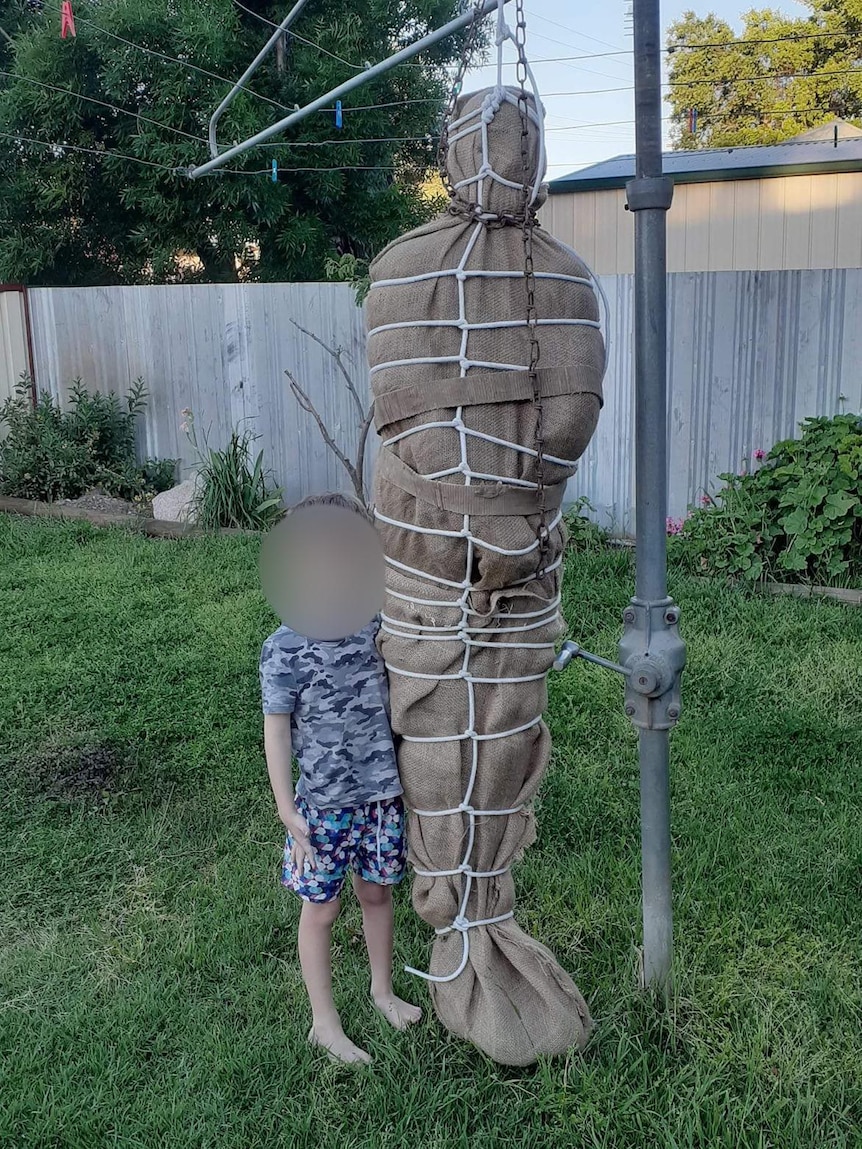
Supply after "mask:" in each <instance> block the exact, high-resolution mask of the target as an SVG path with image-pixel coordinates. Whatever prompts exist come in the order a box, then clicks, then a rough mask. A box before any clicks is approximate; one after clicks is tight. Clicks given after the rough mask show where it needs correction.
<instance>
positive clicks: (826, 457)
mask: <svg viewBox="0 0 862 1149" xmlns="http://www.w3.org/2000/svg"><path fill="white" fill-rule="evenodd" d="M801 429H802V435H801V437H800V438H799V439H787V440H785V441H784V442H781V443H777V444H776V445H775V446H774V447H773V448H772V450H771V451H770V452H769V453H768V455H766V456H765V458H764V461H763V463H762V465H761V466H760V467H759V468H757V469H756V470H754V471H752V472H751V473H750V474H744V475H721V476H720V478H721V480H722V481H723V482H724V483H725V486H724V487H723V489H722V490H721V491H719V492H718V493H717V494H716V495H715V496H710V495H705V496H704V498H703V501H702V502H703V505H702V506H700V507H698V508H697V509H696V510H694V511H693V512H692V513H691V515H690V516H689V517H688V518H687V519H686V520H685V523H684V525H683V529H682V531H681V532H680V533H679V534H678V535H676V536H675V538H674V539H673V540H672V542H671V546H672V549H673V551H674V552H675V553H676V554H677V555H678V556H679V558H680V559H681V561H682V562H683V563H684V564H686V565H688V566H689V567H691V568H693V569H695V570H699V571H701V572H703V573H707V574H726V575H734V576H738V577H741V578H744V579H749V580H757V579H764V578H771V579H774V580H776V581H780V582H781V581H783V582H786V581H797V580H798V581H803V582H815V583H823V584H834V583H847V582H848V581H855V580H858V579H859V578H860V575H862V417H860V416H858V415H837V416H835V417H834V418H831V419H830V418H816V419H806V420H805V422H804V423H803V424H802V428H801ZM762 456H763V452H755V458H756V459H757V458H760V457H762Z"/></svg>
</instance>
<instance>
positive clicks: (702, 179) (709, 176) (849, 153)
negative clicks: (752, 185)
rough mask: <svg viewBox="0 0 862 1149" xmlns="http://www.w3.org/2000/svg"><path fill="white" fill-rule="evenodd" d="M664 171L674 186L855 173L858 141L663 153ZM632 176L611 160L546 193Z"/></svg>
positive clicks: (860, 162)
mask: <svg viewBox="0 0 862 1149" xmlns="http://www.w3.org/2000/svg"><path fill="white" fill-rule="evenodd" d="M829 126H830V127H832V125H829ZM664 170H665V174H666V175H669V176H673V179H674V183H678V184H686V183H716V182H717V181H720V180H755V179H756V180H761V179H769V178H771V177H774V176H792V175H818V174H822V175H825V174H827V173H830V172H858V171H862V135H860V136H852V135H847V134H845V133H843V132H841V131H839V133H838V138H837V139H836V138H835V135H834V132H833V134H832V135H831V136H830V137H829V138H827V139H810V138H808V139H803V138H797V139H793V140H786V141H785V142H784V143H781V144H767V145H763V144H761V145H758V146H755V147H744V148H703V149H699V150H697V151H692V150H680V151H676V152H665V153H664ZM634 174H635V157H634V156H617V157H616V158H615V159H611V160H603V161H602V162H601V163H598V164H592V165H591V166H590V167H587V168H581V169H580V170H579V171H576V172H572V173H571V174H570V175H567V176H561V177H560V178H559V179H555V180H552V181H551V182H550V184H549V185H548V188H549V191H550V193H551V195H559V194H560V193H562V192H586V191H599V190H605V189H609V188H623V187H625V186H626V184H627V183H628V181H629V180H631V179H633V178H634Z"/></svg>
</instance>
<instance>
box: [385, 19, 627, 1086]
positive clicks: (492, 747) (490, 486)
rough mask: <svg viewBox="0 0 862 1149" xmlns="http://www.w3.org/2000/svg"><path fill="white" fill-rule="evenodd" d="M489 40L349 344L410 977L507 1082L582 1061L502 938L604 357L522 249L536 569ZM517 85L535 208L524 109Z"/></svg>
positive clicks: (499, 108)
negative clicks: (372, 467) (567, 532)
mask: <svg viewBox="0 0 862 1149" xmlns="http://www.w3.org/2000/svg"><path fill="white" fill-rule="evenodd" d="M508 40H511V41H513V42H514V41H515V37H514V35H513V33H512V32H511V30H510V29H509V28H508V27H507V26H506V23H505V20H504V17H503V7H502V3H501V5H500V8H499V12H498V23H497V49H498V83H497V85H496V86H495V87H494V88H491V89H488V90H486V91H484V92H480V93H477V94H474V95H472V96H467V97H463V98H462V99H461V100H460V101H459V106H458V112H459V114H458V115H457V118H456V119H455V120H454V121H453V122H452V123H451V125H450V127H449V176H450V180H451V186H452V188H453V189H454V192H455V195H456V199H455V202H454V203H453V205H452V208H451V209H450V213H449V214H447V215H446V216H444V217H441V219H439V220H437V221H435V222H434V223H432V224H430V225H427V226H426V227H424V228H419V229H417V231H415V232H413V233H410V234H409V235H407V236H404V237H402V238H401V239H400V240H397V241H396V242H395V243H394V244H392V245H390V247H389V248H387V249H386V250H385V251H384V252H383V253H382V254H381V256H380V257H378V259H377V260H376V261H375V263H374V264H373V265H372V287H371V292H370V295H369V301H368V318H369V324H370V327H369V333H368V335H369V339H368V347H369V359H370V363H371V368H370V370H371V378H372V385H373V388H374V393H375V401H376V421H377V426H378V430H380V431H381V435H382V436H383V438H382V444H381V450H380V454H379V462H378V472H377V478H376V488H375V499H376V512H375V513H376V517H377V520H378V523H379V526H380V530H381V534H382V536H383V542H384V549H385V552H386V561H387V564H388V575H387V605H386V610H385V612H384V615H383V624H382V633H381V649H382V650H383V653H384V657H385V660H386V665H387V669H388V672H389V675H390V684H391V697H392V718H393V728H394V729H395V731H396V733H397V734H398V735H400V748H399V761H400V767H401V773H402V779H403V781H404V786H405V794H406V798H407V803H408V806H409V808H410V812H411V833H410V849H411V862H412V865H413V869H414V874H415V876H416V881H415V883H414V904H415V905H416V908H417V911H418V912H419V913H420V914H421V915H422V916H423V917H424V918H426V920H428V921H429V922H431V924H433V925H434V926H435V933H436V936H437V939H438V940H437V943H435V948H434V954H433V955H432V962H431V970H430V972H426V971H423V970H419V969H414V968H412V967H410V969H409V972H411V973H413V974H416V975H417V976H419V977H421V978H424V979H426V980H427V981H429V982H430V983H431V986H432V997H433V999H434V1003H435V1006H436V1008H437V1011H438V1014H439V1015H440V1017H441V1019H442V1020H443V1021H444V1023H445V1024H447V1025H448V1026H449V1028H450V1029H452V1030H453V1031H454V1032H456V1033H460V1034H461V1035H463V1036H465V1037H468V1038H470V1039H471V1040H473V1041H474V1042H475V1043H476V1044H477V1045H479V1046H480V1047H481V1048H483V1049H485V1051H486V1052H488V1053H489V1054H490V1055H491V1056H492V1057H495V1058H496V1059H497V1060H499V1061H503V1062H507V1063H513V1064H524V1063H528V1062H530V1061H532V1060H534V1059H535V1057H536V1055H537V1054H539V1053H543V1052H546V1053H554V1052H559V1051H560V1050H561V1049H564V1048H566V1047H567V1046H569V1045H571V1044H574V1043H580V1042H582V1041H583V1040H585V1037H586V1034H587V1031H588V1027H589V1015H588V1012H587V1009H586V1005H585V1003H584V1002H583V998H582V997H581V995H580V993H579V992H578V990H577V988H576V987H575V985H574V983H573V982H571V979H569V978H568V975H566V974H565V973H564V972H563V971H562V969H561V968H560V967H559V966H558V965H557V963H556V962H555V960H554V959H553V957H552V955H551V954H550V952H549V951H547V950H546V949H545V948H544V947H543V946H541V945H539V943H537V942H535V941H533V939H530V938H528V937H527V936H526V935H525V934H523V933H522V931H520V929H519V928H518V927H517V926H516V925H515V923H514V921H513V920H512V919H513V915H514V910H513V902H514V888H513V884H512V878H511V874H510V868H511V865H512V863H513V861H514V860H516V858H517V856H518V855H519V854H520V852H522V850H523V848H524V847H526V846H527V845H529V844H530V842H531V841H532V840H533V837H534V834H535V831H534V829H533V820H532V814H531V812H530V803H531V799H532V797H533V795H534V793H535V790H536V788H537V786H538V784H539V781H540V779H541V776H542V774H543V772H544V769H545V766H546V764H547V759H548V755H549V751H550V740H549V736H548V732H547V728H546V727H545V724H544V722H543V721H542V712H543V710H544V708H545V705H546V701H547V692H546V682H545V678H546V674H547V671H548V669H549V668H550V665H551V663H552V661H553V657H554V649H555V643H556V641H557V639H558V638H559V637H560V635H561V633H562V630H563V624H562V620H561V618H560V588H559V577H560V568H561V564H562V551H563V546H564V541H565V540H564V528H563V523H562V511H561V509H560V504H561V500H562V492H563V488H564V486H565V482H566V480H567V478H568V477H570V476H571V475H572V474H573V473H574V471H575V467H576V459H577V458H578V456H579V455H580V454H581V452H582V451H583V449H584V447H585V446H586V443H587V442H588V440H589V437H590V436H591V434H592V431H593V429H594V427H595V422H596V419H597V417H598V410H599V406H600V401H601V400H600V396H601V379H602V376H603V374H604V368H605V348H604V341H603V339H602V334H601V326H602V324H601V321H600V312H599V302H600V299H601V292H600V290H599V291H597V290H596V287H597V285H596V281H595V279H594V277H593V276H592V275H591V273H590V272H589V270H588V269H587V268H586V267H585V265H583V263H582V262H581V261H580V260H579V259H578V257H577V256H576V255H575V254H574V253H573V252H571V251H570V250H569V249H567V248H565V247H564V246H563V245H561V244H559V243H558V242H557V241H555V240H553V239H551V238H550V237H549V236H547V235H545V233H543V232H541V231H537V232H536V233H535V236H534V240H533V243H534V260H535V267H536V271H535V281H536V300H537V308H539V312H538V313H539V318H538V321H537V323H536V327H537V329H538V333H539V335H538V337H539V340H540V343H541V355H542V360H541V362H542V369H541V371H540V373H539V375H540V381H541V383H542V387H543V395H544V396H545V399H544V410H545V426H546V431H545V436H544V438H545V450H544V452H543V456H544V472H545V479H544V482H545V487H546V491H547V494H548V514H547V528H548V537H549V547H548V549H547V551H546V552H545V555H544V561H542V554H541V551H540V547H539V541H538V538H537V525H538V523H539V515H538V505H537V490H538V485H539V483H538V478H539V476H538V474H537V470H536V467H537V456H538V451H537V446H536V444H535V438H534V427H535V411H534V407H533V404H532V402H531V398H530V391H529V387H528V380H527V379H526V375H527V372H528V368H529V334H530V333H529V331H528V327H529V324H528V320H527V318H525V310H524V307H525V304H524V267H523V259H524V255H523V246H522V244H523V240H522V236H521V229H520V227H518V226H512V219H513V217H514V216H515V215H516V214H517V210H518V208H519V207H521V205H522V204H523V199H524V178H523V175H521V178H520V179H519V178H518V176H519V174H520V172H521V167H522V160H523V157H522V154H521V146H520V145H521V127H522V125H521V120H520V114H519V110H518V108H519V100H518V92H517V90H514V89H511V88H506V87H504V86H503V83H502V60H503V47H504V45H505V43H506V42H507V41H508ZM527 74H528V76H529V80H530V84H531V85H532V88H533V91H532V95H531V99H530V100H529V102H528V105H527V107H528V111H529V129H530V132H529V144H530V159H531V165H532V168H531V186H530V194H529V205H530V207H531V208H535V207H536V206H538V205H539V204H540V203H541V201H542V198H543V189H542V178H543V176H544V171H545V146H544V130H543V110H542V107H541V103H540V101H539V98H538V92H537V91H536V86H535V79H534V77H533V74H532V72H531V71H529V69H528V71H527ZM522 106H523V105H522ZM429 267H430V270H429ZM453 944H454V946H455V947H456V948H454V949H453Z"/></svg>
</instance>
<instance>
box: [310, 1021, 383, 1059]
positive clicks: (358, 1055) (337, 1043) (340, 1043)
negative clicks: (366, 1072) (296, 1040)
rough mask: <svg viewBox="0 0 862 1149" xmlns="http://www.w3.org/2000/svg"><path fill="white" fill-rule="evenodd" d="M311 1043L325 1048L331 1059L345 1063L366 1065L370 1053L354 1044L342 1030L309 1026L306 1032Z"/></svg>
mask: <svg viewBox="0 0 862 1149" xmlns="http://www.w3.org/2000/svg"><path fill="white" fill-rule="evenodd" d="M308 1040H309V1043H310V1044H311V1045H318V1046H320V1048H321V1049H325V1050H326V1052H327V1053H328V1054H329V1056H330V1058H331V1059H332V1061H343V1062H344V1063H345V1064H346V1065H368V1063H369V1062H370V1061H371V1055H370V1054H368V1053H366V1052H365V1050H364V1049H360V1048H359V1046H358V1045H354V1044H353V1042H352V1041H351V1040H350V1038H349V1037H348V1036H347V1034H346V1033H345V1032H344V1030H336V1029H333V1030H323V1029H321V1030H316V1029H315V1028H314V1026H312V1027H311V1029H310V1030H309V1033H308Z"/></svg>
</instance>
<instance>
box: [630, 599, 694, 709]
mask: <svg viewBox="0 0 862 1149" xmlns="http://www.w3.org/2000/svg"><path fill="white" fill-rule="evenodd" d="M678 623H679V607H678V606H677V605H676V604H675V603H674V602H673V600H672V599H669V598H667V599H665V600H664V601H663V602H643V601H642V600H641V599H638V598H633V599H632V601H631V603H630V605H629V606H627V607H626V609H625V611H624V612H623V624H624V626H625V630H624V632H623V637H622V640H621V642H620V661H621V662H622V663H623V665H624V666H625V667H627V668H628V677H627V678H626V695H625V711H626V716H627V717H628V718H630V719H631V721H632V725H634V726H637V727H638V728H639V729H641V730H670V729H671V728H672V727H673V726H676V724H677V722H678V721H679V716H680V714H681V712H682V701H681V697H680V676H681V675H682V670H683V667H684V666H685V643H684V642H683V641H682V639H681V638H680V636H679V629H678Z"/></svg>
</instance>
